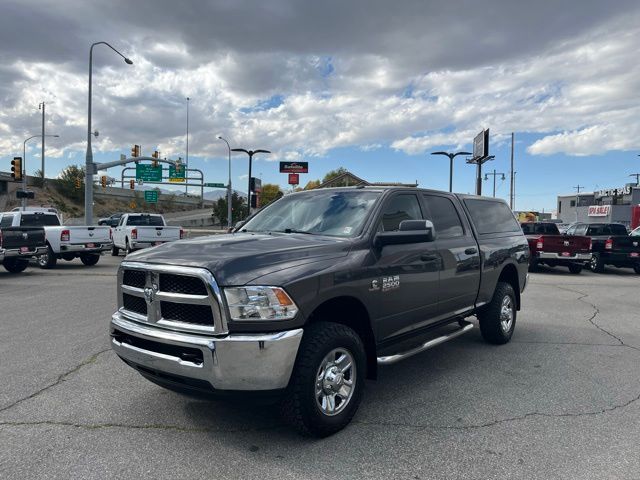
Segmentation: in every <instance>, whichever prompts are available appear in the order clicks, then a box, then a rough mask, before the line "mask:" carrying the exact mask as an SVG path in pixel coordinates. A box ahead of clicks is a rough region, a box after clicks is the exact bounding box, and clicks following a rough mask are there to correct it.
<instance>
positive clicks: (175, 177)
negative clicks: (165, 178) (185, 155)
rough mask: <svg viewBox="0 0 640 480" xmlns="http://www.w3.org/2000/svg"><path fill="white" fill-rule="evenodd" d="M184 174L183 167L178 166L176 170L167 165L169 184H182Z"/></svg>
mask: <svg viewBox="0 0 640 480" xmlns="http://www.w3.org/2000/svg"><path fill="white" fill-rule="evenodd" d="M184 173H185V168H184V165H180V166H179V167H177V168H176V167H175V166H173V165H169V181H170V182H174V183H180V182H184Z"/></svg>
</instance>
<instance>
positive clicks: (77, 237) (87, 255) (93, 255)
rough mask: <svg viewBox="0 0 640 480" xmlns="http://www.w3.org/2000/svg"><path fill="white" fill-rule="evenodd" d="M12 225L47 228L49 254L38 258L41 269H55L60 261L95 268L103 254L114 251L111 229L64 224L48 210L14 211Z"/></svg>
mask: <svg viewBox="0 0 640 480" xmlns="http://www.w3.org/2000/svg"><path fill="white" fill-rule="evenodd" d="M8 215H12V216H13V219H12V225H11V226H15V227H17V226H29V227H44V232H45V238H46V241H47V249H46V252H45V253H44V254H42V255H39V256H38V257H37V262H38V265H39V266H40V268H53V267H55V265H56V263H57V261H58V259H64V260H67V261H71V260H73V259H74V258H80V260H81V261H82V263H84V264H85V265H87V266H91V265H95V264H96V263H98V260H100V254H101V253H102V252H103V251H105V250H110V249H111V229H110V228H109V227H94V226H81V227H71V226H64V225H61V222H60V218H59V217H58V215H56V213H55V212H52V211H49V210H48V209H33V208H31V209H28V210H26V211H21V210H20V211H12V212H10V214H5V215H3V218H4V217H5V216H8Z"/></svg>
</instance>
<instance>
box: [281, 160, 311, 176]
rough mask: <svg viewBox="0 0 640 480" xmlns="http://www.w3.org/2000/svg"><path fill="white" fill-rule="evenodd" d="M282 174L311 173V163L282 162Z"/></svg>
mask: <svg viewBox="0 0 640 480" xmlns="http://www.w3.org/2000/svg"><path fill="white" fill-rule="evenodd" d="M280 173H309V162H280Z"/></svg>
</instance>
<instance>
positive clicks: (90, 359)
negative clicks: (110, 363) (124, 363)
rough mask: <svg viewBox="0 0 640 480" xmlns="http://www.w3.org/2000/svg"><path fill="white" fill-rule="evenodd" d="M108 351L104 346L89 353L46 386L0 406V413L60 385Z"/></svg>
mask: <svg viewBox="0 0 640 480" xmlns="http://www.w3.org/2000/svg"><path fill="white" fill-rule="evenodd" d="M109 351H111V348H106V349H104V350H100V351H99V352H98V353H94V354H93V355H91V356H90V357H88V358H85V359H84V360H83V361H82V362H80V363H79V364H78V365H76V366H75V367H73V368H72V369H70V370H67V371H66V372H64V373H61V374H60V375H58V378H57V379H56V380H55V381H54V382H52V383H50V384H49V385H47V386H45V387H42V388H40V389H39V390H37V391H35V392H33V393H32V394H30V395H27V396H26V397H22V398H19V399H18V400H16V401H14V402H13V403H10V404H9V405H7V406H4V407H2V408H0V413H2V412H5V411H7V410H9V409H11V408H13V407H15V406H16V405H19V404H21V403H22V402H25V401H27V400H30V399H32V398H35V397H37V396H38V395H40V394H42V393H44V392H46V391H47V390H49V389H51V388H53V387H55V386H56V385H60V384H61V383H62V382H64V381H65V380H66V379H67V378H68V377H69V376H70V375H73V374H74V373H76V372H78V371H79V370H80V369H81V368H82V367H85V366H87V365H91V364H93V363H95V362H96V360H98V357H99V356H100V355H102V354H103V353H106V352H109Z"/></svg>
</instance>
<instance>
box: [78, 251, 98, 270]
mask: <svg viewBox="0 0 640 480" xmlns="http://www.w3.org/2000/svg"><path fill="white" fill-rule="evenodd" d="M98 260H100V255H98V254H97V253H83V254H82V255H80V261H81V262H82V263H83V264H84V265H86V266H87V267H92V266H93V265H95V264H96V263H98Z"/></svg>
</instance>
